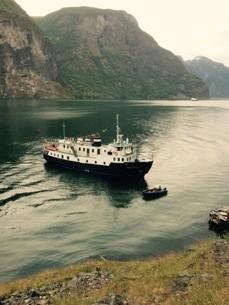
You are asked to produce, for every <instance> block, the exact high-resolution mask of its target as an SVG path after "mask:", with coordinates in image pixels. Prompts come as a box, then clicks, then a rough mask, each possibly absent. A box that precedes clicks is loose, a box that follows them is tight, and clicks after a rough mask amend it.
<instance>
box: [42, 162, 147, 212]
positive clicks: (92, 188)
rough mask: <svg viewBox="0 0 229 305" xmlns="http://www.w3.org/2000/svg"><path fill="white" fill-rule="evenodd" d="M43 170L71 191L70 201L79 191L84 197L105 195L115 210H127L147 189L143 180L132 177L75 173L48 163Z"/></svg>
mask: <svg viewBox="0 0 229 305" xmlns="http://www.w3.org/2000/svg"><path fill="white" fill-rule="evenodd" d="M44 168H45V170H46V172H47V173H48V174H49V175H57V176H59V177H60V179H61V182H63V183H64V184H65V185H66V186H68V187H69V188H70V189H71V199H73V198H74V196H78V195H80V190H83V194H84V195H94V196H96V195H101V194H105V195H106V196H107V197H108V198H109V202H110V204H111V205H113V206H114V207H116V208H127V207H128V206H129V204H131V202H133V200H134V199H135V198H137V197H139V196H141V193H142V191H143V190H144V189H146V188H147V183H146V181H145V179H144V178H140V179H134V177H133V179H129V180H126V179H122V178H120V177H118V178H117V177H106V176H100V175H90V174H87V173H77V172H75V171H72V170H66V169H62V168H58V167H55V166H53V165H52V164H49V163H45V164H44Z"/></svg>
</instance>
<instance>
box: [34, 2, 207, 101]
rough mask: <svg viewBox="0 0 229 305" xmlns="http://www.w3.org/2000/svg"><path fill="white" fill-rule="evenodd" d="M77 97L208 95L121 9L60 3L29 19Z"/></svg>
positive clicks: (182, 67) (194, 78)
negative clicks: (58, 7) (52, 50)
mask: <svg viewBox="0 0 229 305" xmlns="http://www.w3.org/2000/svg"><path fill="white" fill-rule="evenodd" d="M34 20H35V21H36V23H37V24H38V25H39V26H40V27H41V29H42V30H43V31H44V33H46V34H47V36H48V38H49V39H50V41H51V43H52V44H53V46H54V48H55V52H56V55H57V65H58V69H59V81H60V82H61V83H62V85H64V86H66V87H68V88H69V89H71V90H72V91H73V93H74V95H75V97H77V98H108V99H125V98H128V99H155V98H190V97H193V96H195V97H198V98H207V97H208V89H207V87H206V86H205V84H204V83H203V82H202V81H201V80H200V79H199V78H198V77H196V76H193V75H191V74H190V73H189V72H188V71H187V70H186V68H185V67H184V65H183V63H182V62H181V61H180V60H179V59H178V58H177V57H176V56H175V55H173V54H172V53H171V52H169V51H167V50H165V49H163V48H161V47H160V46H159V45H158V44H157V42H156V41H155V40H154V39H153V38H152V37H151V36H150V35H148V34H146V33H145V32H143V31H142V30H141V29H140V28H139V26H138V23H137V21H136V20H135V18H134V17H133V16H131V15H129V14H127V13H126V12H124V11H114V10H109V9H106V10H103V9H96V8H89V7H79V8H76V7H73V8H65V9H61V10H60V11H57V12H54V13H52V14H49V15H47V16H46V17H41V18H36V19H34Z"/></svg>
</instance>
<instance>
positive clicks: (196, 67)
mask: <svg viewBox="0 0 229 305" xmlns="http://www.w3.org/2000/svg"><path fill="white" fill-rule="evenodd" d="M185 66H186V68H187V69H188V70H189V71H190V73H193V74H194V75H196V76H198V77H200V78H201V79H202V80H203V81H204V82H205V83H206V84H207V86H208V88H209V90H210V96H212V97H222V98H223V97H229V68H228V67H226V66H224V65H223V64H221V63H218V62H215V61H213V60H210V59H209V58H206V57H203V56H199V57H196V58H195V59H193V60H187V61H186V62H185Z"/></svg>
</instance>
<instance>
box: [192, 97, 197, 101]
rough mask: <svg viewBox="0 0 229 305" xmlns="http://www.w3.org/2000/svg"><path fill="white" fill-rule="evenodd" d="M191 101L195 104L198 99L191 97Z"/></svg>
mask: <svg viewBox="0 0 229 305" xmlns="http://www.w3.org/2000/svg"><path fill="white" fill-rule="evenodd" d="M190 100H191V101H193V102H195V101H198V98H195V97H191V98H190Z"/></svg>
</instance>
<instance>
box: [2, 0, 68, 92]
mask: <svg viewBox="0 0 229 305" xmlns="http://www.w3.org/2000/svg"><path fill="white" fill-rule="evenodd" d="M0 59H1V60H0V97H41V98H54V97H67V96H69V93H68V92H67V90H66V89H64V88H63V87H62V86H61V85H60V84H59V83H57V81H56V80H57V65H56V62H55V56H54V52H53V49H52V46H51V44H50V42H49V41H48V39H47V38H46V37H45V35H44V34H43V33H42V31H41V30H40V28H39V27H38V26H37V25H36V24H35V22H34V21H33V20H32V19H31V18H30V17H29V16H28V15H27V14H26V13H25V12H24V11H23V10H22V9H21V8H20V6H19V5H17V4H16V3H15V2H14V1H13V0H0Z"/></svg>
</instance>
